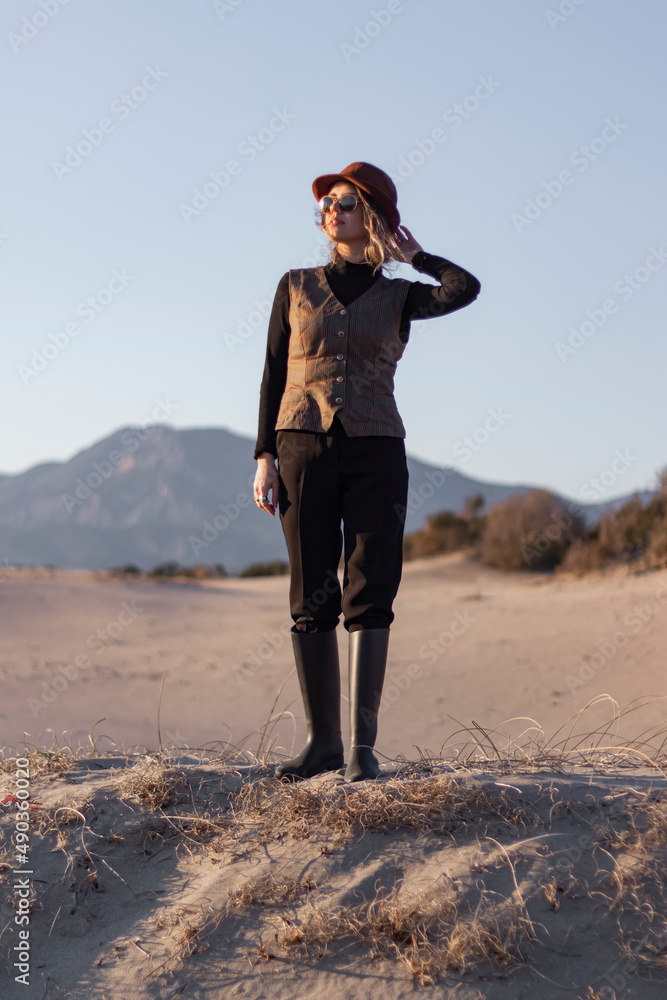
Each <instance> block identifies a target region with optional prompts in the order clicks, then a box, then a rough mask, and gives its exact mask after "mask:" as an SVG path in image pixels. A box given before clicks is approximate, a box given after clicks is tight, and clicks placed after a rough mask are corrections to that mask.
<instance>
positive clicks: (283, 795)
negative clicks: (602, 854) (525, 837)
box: [233, 774, 539, 843]
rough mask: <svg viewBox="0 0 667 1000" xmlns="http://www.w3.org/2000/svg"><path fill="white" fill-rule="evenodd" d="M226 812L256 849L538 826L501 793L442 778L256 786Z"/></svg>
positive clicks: (262, 782)
mask: <svg viewBox="0 0 667 1000" xmlns="http://www.w3.org/2000/svg"><path fill="white" fill-rule="evenodd" d="M233 809H234V812H235V814H236V816H237V817H239V818H242V820H243V821H244V823H243V824H241V823H240V822H239V823H237V826H236V827H235V828H234V830H235V831H236V832H240V831H241V830H242V829H243V825H246V824H249V823H250V824H252V827H253V833H254V835H255V838H256V839H257V841H258V842H260V843H266V842H268V841H270V840H278V839H280V838H282V837H283V836H285V835H287V836H290V837H292V838H293V839H295V840H306V839H309V838H311V837H313V836H314V835H315V834H327V835H328V834H332V835H333V838H334V841H340V840H347V839H349V838H351V837H353V836H354V835H356V834H359V833H364V832H365V831H367V830H375V831H378V832H387V831H390V830H414V831H416V832H417V833H420V834H426V833H435V834H440V835H453V834H455V833H456V832H457V831H458V830H460V829H462V828H465V829H467V830H470V828H471V827H479V826H480V824H483V823H488V822H489V821H495V822H499V823H500V824H501V825H504V826H505V827H507V828H508V829H510V830H512V831H514V832H517V833H518V832H519V831H520V830H526V829H530V828H532V827H533V826H535V825H536V824H537V823H538V822H539V818H538V817H537V815H536V814H535V813H532V812H530V811H529V810H527V809H525V808H523V807H521V806H517V805H515V804H513V803H511V802H510V801H509V799H508V790H507V789H505V788H497V787H496V786H493V785H492V786H487V787H482V788H480V787H475V786H470V785H467V784H465V783H464V782H462V780H461V779H460V778H456V777H452V776H450V775H442V774H441V775H432V776H429V777H427V778H421V779H419V778H403V779H401V778H395V779H392V780H389V781H382V782H377V783H374V784H370V783H369V784H368V785H365V786H364V787H358V788H356V789H355V790H354V792H352V793H350V792H349V791H348V790H347V789H346V788H345V787H344V786H340V785H338V786H332V788H331V789H330V790H327V791H322V788H321V786H320V788H319V789H315V788H309V787H307V786H306V785H304V784H302V783H297V784H291V783H283V782H276V781H274V780H272V779H267V778H260V779H258V780H257V781H255V782H252V783H249V784H247V785H245V786H244V787H243V788H242V789H241V790H240V791H239V792H238V794H237V795H236V796H235V798H234V802H233Z"/></svg>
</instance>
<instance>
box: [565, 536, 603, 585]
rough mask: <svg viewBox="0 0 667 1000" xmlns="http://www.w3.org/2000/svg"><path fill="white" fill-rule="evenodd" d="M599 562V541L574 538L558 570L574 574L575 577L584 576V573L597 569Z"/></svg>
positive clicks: (600, 559) (600, 560)
mask: <svg viewBox="0 0 667 1000" xmlns="http://www.w3.org/2000/svg"><path fill="white" fill-rule="evenodd" d="M601 562H602V558H601V556H600V542H599V539H597V538H590V537H589V538H575V539H574V540H573V541H572V544H571V545H570V546H569V547H568V549H567V551H566V553H565V555H564V556H563V561H562V562H561V563H560V565H559V566H558V570H559V571H562V572H564V573H574V575H575V576H585V574H586V573H591V572H592V571H593V570H594V569H598V568H599V567H600V564H601Z"/></svg>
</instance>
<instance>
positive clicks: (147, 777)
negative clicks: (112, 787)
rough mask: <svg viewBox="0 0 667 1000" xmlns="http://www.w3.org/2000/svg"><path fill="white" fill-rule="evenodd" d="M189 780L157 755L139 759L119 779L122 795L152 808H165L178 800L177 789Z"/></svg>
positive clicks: (119, 789) (119, 788)
mask: <svg viewBox="0 0 667 1000" xmlns="http://www.w3.org/2000/svg"><path fill="white" fill-rule="evenodd" d="M184 785H187V782H186V781H185V779H184V778H183V776H182V775H181V774H179V773H178V771H177V770H176V769H175V768H173V767H170V766H169V765H168V764H166V763H165V762H164V761H163V760H160V759H159V758H157V757H149V758H145V759H143V760H140V761H138V763H136V764H135V765H134V766H133V767H130V768H128V769H127V770H126V771H124V772H123V774H122V775H121V776H120V777H119V779H118V791H119V793H120V795H121V796H122V797H125V796H131V797H133V798H137V799H139V800H140V801H141V802H143V803H144V804H145V805H147V806H149V807H150V808H151V809H165V808H166V807H167V806H170V805H171V804H172V803H173V802H174V801H176V790H177V788H178V787H179V786H181V787H182V786H184Z"/></svg>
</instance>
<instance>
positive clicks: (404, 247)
mask: <svg viewBox="0 0 667 1000" xmlns="http://www.w3.org/2000/svg"><path fill="white" fill-rule="evenodd" d="M404 234H407V235H404ZM394 243H395V244H396V246H395V247H393V246H392V247H390V250H391V255H392V257H393V258H394V260H400V261H403V262H405V263H407V264H409V263H410V261H411V260H412V258H413V257H414V255H415V254H416V253H418V252H419V251H420V250H423V249H424V248H423V247H422V246H420V245H419V243H417V241H416V239H415V238H414V236H413V235H412V233H411V232H410V230H409V229H408V227H407V226H399V227H398V229H397V230H396V232H395V233H394Z"/></svg>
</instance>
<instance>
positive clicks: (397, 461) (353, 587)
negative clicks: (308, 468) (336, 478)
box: [341, 435, 408, 632]
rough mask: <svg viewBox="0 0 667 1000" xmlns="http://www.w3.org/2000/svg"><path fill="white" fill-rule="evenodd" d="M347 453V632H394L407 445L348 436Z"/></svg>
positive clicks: (344, 471)
mask: <svg viewBox="0 0 667 1000" xmlns="http://www.w3.org/2000/svg"><path fill="white" fill-rule="evenodd" d="M341 451H342V453H343V455H344V460H343V461H342V462H341V477H342V517H343V535H344V540H345V573H344V578H343V599H342V613H343V615H344V627H345V628H346V629H347V631H348V632H353V631H357V630H358V629H361V628H388V627H389V626H390V625H391V623H392V622H393V620H394V612H393V610H392V605H393V601H394V598H395V597H396V594H397V592H398V587H399V584H400V581H401V574H402V568H403V530H404V523H405V508H406V506H407V496H408V466H407V458H406V453H405V442H404V440H403V438H397V437H389V436H384V435H383V436H377V437H370V436H369V437H359V438H353V437H347V436H346V437H345V440H344V441H341Z"/></svg>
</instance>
